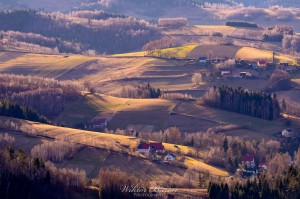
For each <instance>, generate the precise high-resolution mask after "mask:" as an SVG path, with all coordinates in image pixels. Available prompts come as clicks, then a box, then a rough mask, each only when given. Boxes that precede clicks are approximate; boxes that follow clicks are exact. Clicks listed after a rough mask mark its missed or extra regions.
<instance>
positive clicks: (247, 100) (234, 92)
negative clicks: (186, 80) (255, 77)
mask: <svg viewBox="0 0 300 199" xmlns="http://www.w3.org/2000/svg"><path fill="white" fill-rule="evenodd" d="M202 101H203V102H204V103H205V104H206V105H209V106H213V107H216V108H220V109H224V110H228V111H232V112H236V113H240V114H244V115H249V116H252V117H257V118H262V119H266V120H273V119H277V118H279V117H280V107H279V103H278V100H277V98H276V94H273V95H272V94H271V93H265V92H255V91H248V90H244V89H242V88H238V89H234V88H231V87H228V86H222V87H219V88H216V87H213V88H211V89H210V90H209V91H207V93H206V94H205V96H204V97H203V99H202Z"/></svg>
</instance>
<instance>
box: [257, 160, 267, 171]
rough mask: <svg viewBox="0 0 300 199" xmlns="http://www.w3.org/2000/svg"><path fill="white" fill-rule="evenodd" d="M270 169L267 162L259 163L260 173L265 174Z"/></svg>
mask: <svg viewBox="0 0 300 199" xmlns="http://www.w3.org/2000/svg"><path fill="white" fill-rule="evenodd" d="M267 169H268V167H267V164H266V163H265V162H259V164H258V170H259V172H264V171H266V170H267Z"/></svg>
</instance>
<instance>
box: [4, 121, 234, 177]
mask: <svg viewBox="0 0 300 199" xmlns="http://www.w3.org/2000/svg"><path fill="white" fill-rule="evenodd" d="M0 122H1V123H2V124H3V126H6V124H7V123H11V122H13V123H14V124H16V125H17V126H20V125H23V126H22V131H23V132H30V133H31V134H34V135H40V136H45V137H49V138H54V139H58V140H67V141H70V142H74V143H80V144H83V145H87V146H92V147H96V148H100V149H109V150H112V151H116V152H122V153H123V152H128V153H130V154H133V155H137V154H138V152H135V153H133V151H136V147H137V145H138V144H139V139H137V138H134V137H129V136H123V135H115V134H105V133H99V132H92V131H85V130H78V129H72V128H63V127H58V126H52V125H47V124H41V123H36V122H31V121H25V120H19V119H14V118H7V117H0ZM29 128H31V129H34V131H32V130H31V131H29V130H28V129H29ZM164 145H165V148H166V149H167V150H169V151H173V152H177V151H178V150H179V151H180V152H181V153H182V154H183V155H185V156H186V155H187V154H188V153H194V154H195V153H196V151H195V149H193V148H191V147H187V146H180V145H177V147H175V146H174V145H172V144H165V143H164ZM186 158H187V159H188V161H190V162H187V163H186V166H187V167H188V168H191V169H195V167H197V168H198V169H205V170H208V171H210V172H211V173H212V174H215V175H222V176H227V175H228V173H227V172H225V171H223V170H220V169H217V168H215V167H212V166H210V165H207V164H205V163H203V162H202V161H201V160H199V159H196V158H189V157H188V156H186Z"/></svg>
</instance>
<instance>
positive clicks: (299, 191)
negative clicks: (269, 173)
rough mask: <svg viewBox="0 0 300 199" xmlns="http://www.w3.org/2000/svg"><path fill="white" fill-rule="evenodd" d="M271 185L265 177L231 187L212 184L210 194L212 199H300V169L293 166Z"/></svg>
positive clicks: (225, 184)
mask: <svg viewBox="0 0 300 199" xmlns="http://www.w3.org/2000/svg"><path fill="white" fill-rule="evenodd" d="M273 180H274V181H275V185H274V186H273V185H271V184H270V183H269V181H268V180H267V179H266V177H265V176H264V175H262V176H259V177H257V178H255V179H254V180H247V181H246V183H244V184H240V183H237V184H235V185H234V186H232V187H230V188H229V186H228V184H227V183H210V184H209V187H208V194H209V198H210V199H238V198H243V199H252V198H255V199H269V198H272V199H295V198H300V168H299V167H297V166H293V165H291V166H290V167H289V168H288V169H287V171H286V174H285V175H284V176H283V177H281V178H276V179H273Z"/></svg>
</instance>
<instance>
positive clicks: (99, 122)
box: [92, 118, 107, 129]
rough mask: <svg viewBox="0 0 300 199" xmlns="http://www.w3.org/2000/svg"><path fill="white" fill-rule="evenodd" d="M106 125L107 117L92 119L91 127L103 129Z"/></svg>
mask: <svg viewBox="0 0 300 199" xmlns="http://www.w3.org/2000/svg"><path fill="white" fill-rule="evenodd" d="M106 127H107V119H105V118H97V119H94V120H93V121H92V128H93V129H104V128H106Z"/></svg>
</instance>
